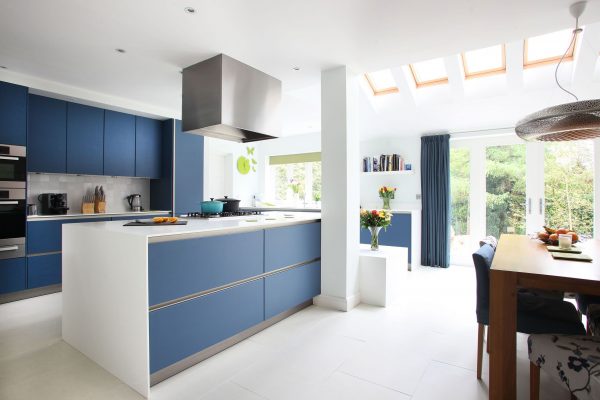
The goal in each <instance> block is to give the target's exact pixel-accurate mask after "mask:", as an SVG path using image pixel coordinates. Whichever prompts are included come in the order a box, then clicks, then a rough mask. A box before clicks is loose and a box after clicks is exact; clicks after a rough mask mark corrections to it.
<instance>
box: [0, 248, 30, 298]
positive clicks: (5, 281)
mask: <svg viewBox="0 0 600 400" xmlns="http://www.w3.org/2000/svg"><path fill="white" fill-rule="evenodd" d="M26 288H27V267H26V261H25V257H21V258H7V259H4V260H0V294H4V293H11V292H16V291H19V290H25V289H26Z"/></svg>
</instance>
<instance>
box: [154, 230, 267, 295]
mask: <svg viewBox="0 0 600 400" xmlns="http://www.w3.org/2000/svg"><path fill="white" fill-rule="evenodd" d="M262 272H263V232H262V231H256V232H249V233H239V234H234V235H224V236H209V237H202V238H197V239H187V240H174V241H170V242H162V243H151V244H150V245H148V296H149V303H150V305H151V306H152V305H156V304H159V303H162V302H165V301H169V300H173V299H177V298H180V297H182V296H187V295H190V294H194V293H198V292H201V291H204V290H208V289H213V288H216V287H219V286H222V285H226V284H229V283H233V282H236V281H239V280H242V279H246V278H250V277H253V276H257V275H260V274H262Z"/></svg>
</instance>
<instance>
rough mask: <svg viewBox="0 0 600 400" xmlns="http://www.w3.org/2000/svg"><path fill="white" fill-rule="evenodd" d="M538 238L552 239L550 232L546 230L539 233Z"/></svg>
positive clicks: (542, 239)
mask: <svg viewBox="0 0 600 400" xmlns="http://www.w3.org/2000/svg"><path fill="white" fill-rule="evenodd" d="M538 239H540V240H541V241H544V242H545V241H547V240H548V239H550V234H549V233H548V232H546V231H542V232H539V233H538Z"/></svg>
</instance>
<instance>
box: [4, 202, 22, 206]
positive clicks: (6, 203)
mask: <svg viewBox="0 0 600 400" xmlns="http://www.w3.org/2000/svg"><path fill="white" fill-rule="evenodd" d="M12 204H19V202H18V201H0V206H8V205H12Z"/></svg>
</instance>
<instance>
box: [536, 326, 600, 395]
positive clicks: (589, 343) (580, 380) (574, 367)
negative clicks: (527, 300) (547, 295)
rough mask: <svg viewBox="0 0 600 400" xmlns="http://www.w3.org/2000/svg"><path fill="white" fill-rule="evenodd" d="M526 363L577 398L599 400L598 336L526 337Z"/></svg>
mask: <svg viewBox="0 0 600 400" xmlns="http://www.w3.org/2000/svg"><path fill="white" fill-rule="evenodd" d="M528 345H529V346H528V347H529V360H530V361H531V362H532V363H534V364H535V365H537V366H538V367H540V368H541V369H543V370H544V371H546V372H547V373H548V374H550V376H552V377H553V378H554V379H555V380H556V381H558V382H561V383H562V384H563V385H564V386H565V387H566V388H567V389H568V390H569V391H570V392H571V394H572V395H574V396H575V397H577V398H578V399H600V337H597V336H576V335H530V336H529V339H528Z"/></svg>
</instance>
